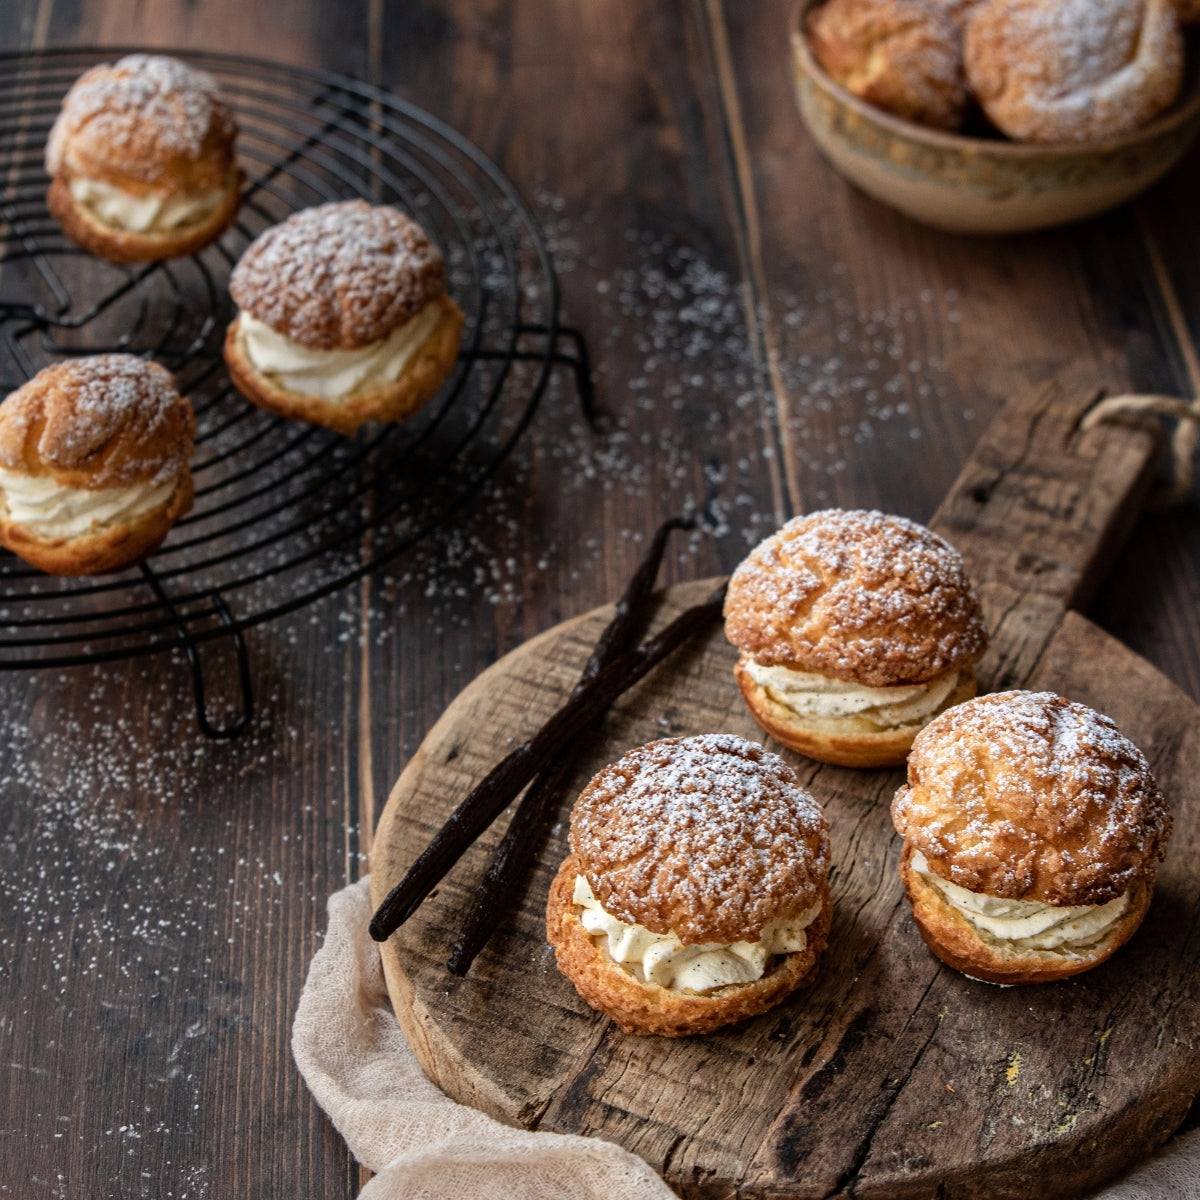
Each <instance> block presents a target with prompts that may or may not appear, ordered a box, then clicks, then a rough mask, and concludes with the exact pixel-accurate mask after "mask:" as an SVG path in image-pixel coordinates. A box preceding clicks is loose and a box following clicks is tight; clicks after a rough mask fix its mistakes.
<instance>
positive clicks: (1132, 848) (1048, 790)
mask: <svg viewBox="0 0 1200 1200" xmlns="http://www.w3.org/2000/svg"><path fill="white" fill-rule="evenodd" d="M892 819H893V821H894V823H895V826H896V829H897V830H898V832H899V833H900V834H901V836H902V837H903V838H904V839H905V840H906V841H907V842H909V843H911V844H912V846H913V847H914V848H915V849H917V850H920V851H921V853H922V854H924V855H925V858H926V859H927V860H928V863H929V866H930V868H931V869H932V870H933V871H934V872H935V873H936V874H938V875H940V876H941V877H942V878H944V879H949V880H950V881H951V882H952V883H956V884H958V885H959V886H960V887H964V888H966V889H967V890H968V891H971V892H980V893H983V894H985V895H988V896H999V897H1002V898H1004V899H1011V900H1040V901H1042V902H1043V903H1046V904H1052V905H1058V906H1063V905H1094V904H1103V903H1105V902H1107V901H1109V900H1112V899H1115V898H1116V897H1117V896H1120V895H1122V894H1123V893H1125V892H1127V891H1128V890H1129V888H1130V887H1131V886H1132V884H1133V883H1134V882H1135V880H1137V879H1139V878H1143V879H1149V880H1152V879H1153V877H1154V874H1155V870H1156V864H1157V862H1158V861H1159V860H1160V859H1161V858H1162V856H1163V850H1164V847H1165V845H1166V841H1167V838H1168V837H1169V836H1170V832H1171V817H1170V814H1169V813H1168V811H1167V807H1166V802H1165V801H1164V799H1163V796H1162V792H1161V791H1160V790H1159V788H1158V784H1157V783H1156V782H1155V781H1154V777H1153V775H1152V774H1151V772H1150V766H1149V764H1148V763H1147V762H1146V758H1145V756H1144V755H1143V754H1142V752H1141V751H1140V750H1139V749H1138V748H1137V747H1136V746H1135V745H1134V744H1133V743H1132V742H1131V741H1129V739H1128V738H1126V737H1125V736H1124V735H1123V734H1122V733H1121V732H1120V731H1119V730H1118V729H1117V727H1116V725H1115V724H1114V723H1113V722H1112V721H1111V720H1110V719H1109V718H1108V717H1106V716H1102V715H1101V714H1100V713H1097V712H1095V711H1093V710H1092V709H1090V708H1088V707H1086V706H1085V705H1082V704H1076V703H1073V702H1071V701H1069V700H1064V699H1063V698H1062V697H1061V696H1056V695H1054V694H1053V693H1052V692H1020V691H1016V692H1000V693H997V694H995V695H991V696H981V697H978V698H977V699H974V700H969V701H967V702H966V703H965V704H960V705H958V706H957V707H956V708H952V709H949V710H948V711H947V712H944V713H942V715H941V716H940V717H937V718H935V719H934V720H933V721H931V722H930V724H929V725H927V726H926V727H925V729H923V730H922V731H921V733H920V734H918V735H917V739H916V741H915V742H914V744H913V749H912V753H911V755H910V756H909V760H908V785H907V786H906V787H902V788H900V789H899V791H897V793H896V797H895V799H894V801H893V802H892Z"/></svg>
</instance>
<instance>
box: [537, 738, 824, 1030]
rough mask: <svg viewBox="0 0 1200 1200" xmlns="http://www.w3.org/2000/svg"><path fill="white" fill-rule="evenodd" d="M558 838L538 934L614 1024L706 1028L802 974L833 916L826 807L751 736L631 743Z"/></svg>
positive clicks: (774, 996)
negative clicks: (562, 846)
mask: <svg viewBox="0 0 1200 1200" xmlns="http://www.w3.org/2000/svg"><path fill="white" fill-rule="evenodd" d="M570 845H571V854H570V855H569V856H568V857H567V859H566V860H565V861H564V862H563V864H562V867H561V868H560V869H559V872H558V874H557V876H556V877H555V879H554V882H553V884H552V885H551V888H550V897H549V901H548V903H547V907H546V933H547V937H548V938H549V941H550V944H551V945H552V946H553V947H554V950H555V954H556V957H557V960H558V967H559V970H560V971H562V973H563V974H564V975H565V976H566V977H567V978H568V979H569V980H570V981H571V982H572V983H573V984H574V985H575V987H576V989H577V990H578V992H579V994H580V995H581V996H582V997H583V998H584V999H585V1000H586V1001H587V1002H588V1003H589V1004H590V1005H591V1006H592V1007H593V1008H596V1009H599V1010H600V1011H601V1012H605V1013H607V1014H608V1015H609V1016H610V1017H612V1019H613V1020H614V1021H616V1022H617V1024H618V1025H620V1026H621V1028H622V1029H624V1030H625V1032H626V1033H637V1034H660V1035H662V1036H664V1037H685V1036H687V1035H690V1034H697V1033H708V1032H710V1031H712V1030H714V1029H717V1028H719V1027H720V1026H722V1025H727V1024H729V1023H730V1022H733V1021H740V1020H742V1019H743V1018H745V1017H750V1016H753V1015H755V1014H757V1013H761V1012H764V1011H765V1010H766V1009H768V1008H770V1007H772V1006H773V1005H775V1004H778V1003H779V1002H780V1001H781V1000H782V999H783V998H784V997H785V996H787V995H788V993H789V992H792V991H794V990H795V989H796V988H797V987H799V986H800V985H801V984H802V983H805V982H806V981H807V980H809V978H810V977H811V976H812V975H813V974H814V973H815V970H816V965H817V960H818V959H819V958H820V955H821V952H822V951H823V950H824V948H825V943H826V939H827V937H828V934H829V926H830V921H831V919H832V906H831V903H830V898H829V879H828V875H829V835H828V830H827V826H826V822H825V817H824V814H823V813H822V812H821V809H820V806H819V805H818V804H817V802H816V801H815V800H814V799H813V798H812V797H811V796H810V795H809V794H808V792H806V791H805V790H804V788H803V787H801V786H800V783H799V781H798V780H797V778H796V775H795V772H793V771H792V769H791V767H789V766H788V765H787V764H786V763H785V762H784V761H783V760H782V759H780V758H778V757H776V756H775V755H774V754H770V753H768V752H767V751H766V750H764V749H763V748H762V747H761V746H758V745H755V744H754V743H753V742H748V741H746V740H744V739H743V738H739V737H735V736H733V735H731V734H707V735H705V736H702V737H690V738H667V739H664V740H662V741H657V742H651V743H650V744H649V745H646V746H642V747H640V748H638V749H636V750H631V751H630V752H629V753H628V754H626V755H625V756H624V757H623V758H621V759H619V760H618V761H617V762H615V763H613V764H612V765H611V766H608V767H605V768H604V769H603V770H602V771H601V772H600V773H599V774H598V775H597V776H596V777H595V778H594V779H593V780H592V781H591V782H590V783H589V784H588V785H587V787H586V788H584V790H583V792H582V793H581V794H580V796H579V799H578V800H577V801H576V802H575V807H574V811H573V812H572V814H571V832H570Z"/></svg>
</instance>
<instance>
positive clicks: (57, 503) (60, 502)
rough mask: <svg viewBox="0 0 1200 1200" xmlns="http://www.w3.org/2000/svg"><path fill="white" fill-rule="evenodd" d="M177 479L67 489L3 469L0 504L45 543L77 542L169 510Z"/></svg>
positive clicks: (48, 480) (46, 479)
mask: <svg viewBox="0 0 1200 1200" xmlns="http://www.w3.org/2000/svg"><path fill="white" fill-rule="evenodd" d="M177 482H178V481H177V480H174V479H170V480H168V481H167V482H166V483H158V482H156V481H154V480H151V481H148V482H146V483H138V484H134V485H132V486H131V487H123V488H97V489H95V490H94V491H92V490H89V489H87V488H73V487H63V485H62V484H60V483H56V482H55V481H54V479H53V478H51V477H50V476H47V475H25V474H23V473H22V472H20V471H6V470H4V469H2V468H0V500H2V502H3V504H4V508H5V511H6V512H7V513H8V518H9V520H10V521H12V522H13V524H15V525H20V526H21V528H22V529H24V530H25V532H26V533H28V534H30V535H31V536H32V537H36V538H39V539H41V540H42V541H47V542H48V541H57V540H59V539H61V538H73V537H79V536H80V535H82V534H87V533H90V532H95V531H98V530H99V529H103V528H106V527H109V526H112V525H119V524H122V523H123V522H126V521H131V520H133V519H134V518H136V517H140V516H141V515H142V514H143V513H146V512H149V511H150V510H151V509H153V508H158V507H159V506H161V505H163V504H165V503H166V502H167V500H168V499H169V498H170V496H171V493H172V492H173V491H174V490H175V486H176V483H177Z"/></svg>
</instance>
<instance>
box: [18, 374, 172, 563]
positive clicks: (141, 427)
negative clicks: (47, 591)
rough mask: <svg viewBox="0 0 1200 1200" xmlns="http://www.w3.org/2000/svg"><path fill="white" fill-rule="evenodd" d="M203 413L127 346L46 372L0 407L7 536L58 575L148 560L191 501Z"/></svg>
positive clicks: (31, 560)
mask: <svg viewBox="0 0 1200 1200" xmlns="http://www.w3.org/2000/svg"><path fill="white" fill-rule="evenodd" d="M194 436H195V418H194V417H193V415H192V407H191V405H190V404H189V403H188V401H187V400H186V399H184V398H183V397H181V396H180V395H179V393H178V392H177V391H176V390H175V382H174V380H173V378H172V377H171V374H170V372H169V371H167V370H166V369H165V368H163V367H160V366H159V365H158V364H157V363H152V362H146V361H145V360H143V359H140V358H137V357H135V356H134V355H131V354H100V355H95V356H93V357H89V358H77V359H71V360H69V361H67V362H61V363H56V364H54V365H53V366H49V367H46V368H45V369H44V370H41V371H39V372H38V373H37V374H36V375H35V376H34V377H33V378H32V379H31V380H30V381H29V382H28V383H26V384H25V385H24V386H23V387H21V388H18V389H17V391H15V392H13V393H12V394H11V395H10V396H8V398H7V399H6V400H5V401H4V403H3V404H0V543H2V544H3V545H4V546H6V547H7V548H8V549H9V550H11V551H12V552H13V553H14V554H16V555H18V556H19V557H21V558H23V559H24V560H25V561H26V562H27V563H30V564H31V565H32V566H35V567H37V568H38V569H39V570H42V571H46V572H48V573H50V574H52V575H98V574H102V573H104V572H108V571H120V570H123V569H124V568H126V567H130V566H133V565H134V564H135V563H138V562H140V561H141V560H142V559H144V558H145V557H146V556H147V555H149V554H151V553H152V552H153V551H154V550H156V549H157V548H158V546H159V545H160V544H161V542H162V540H163V539H164V538H165V537H166V536H167V533H168V531H169V530H170V528H171V526H172V525H174V523H175V522H176V521H177V520H178V519H179V518H180V517H181V516H183V515H184V514H185V513H187V512H188V510H189V509H190V508H191V507H192V494H193V493H192V476H191V472H190V470H189V468H188V460H189V459H190V458H191V455H192V443H193V438H194Z"/></svg>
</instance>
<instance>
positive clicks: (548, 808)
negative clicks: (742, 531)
mask: <svg viewBox="0 0 1200 1200" xmlns="http://www.w3.org/2000/svg"><path fill="white" fill-rule="evenodd" d="M693 528H695V522H694V521H691V520H688V519H685V518H682V517H673V518H671V520H669V521H664V522H663V523H662V524H661V525H660V526H659V527H658V529H657V530H656V531H655V534H654V537H653V539H652V540H651V542H650V548H649V549H648V550H647V551H646V554H645V556H644V557H643V558H642V561H641V562H640V563H639V564H638V568H637V570H636V571H635V572H634V573H633V577H632V578H631V579H630V580H629V583H628V584H627V585H626V587H625V591H624V592H623V593H622V595H621V599H620V600H619V601H618V602H617V610H616V612H615V613H614V614H613V618H612V620H611V621H610V622H609V623H608V624H607V625H606V626H605V627H604V632H603V633H601V634H600V636H599V638H597V640H596V645H595V647H594V649H593V650H592V653H591V655H590V657H589V658H588V661H587V665H586V666H585V667H584V669H583V674H582V675H581V676H580V678H579V682H578V683H577V684H576V685H575V689H574V691H573V692H572V693H571V694H572V695H573V696H574V695H577V694H578V693H579V691H580V689H581V688H582V687H583V686H584V684H586V683H587V681H588V680H589V679H594V678H595V677H596V676H597V675H598V674H599V673H600V671H601V670H602V669H603V668H604V667H606V666H608V664H609V663H610V662H612V660H613V659H615V658H616V657H617V656H618V655H620V654H623V653H624V652H625V651H626V650H628V649H629V647H630V646H632V645H633V644H634V643H635V641H636V638H637V636H638V634H639V632H640V631H641V629H642V628H643V627H644V626H645V624H646V620H647V618H648V617H649V609H650V599H651V596H652V595H653V594H654V582H655V580H656V579H657V578H658V571H659V567H660V566H661V565H662V558H663V553H664V551H665V550H666V548H667V539H668V538H669V537H670V536H671V533H672V532H673V531H674V530H676V529H693ZM600 724H601V722H600V721H599V720H598V721H596V722H595V723H594V724H593V726H592V727H591V728H590V729H588V730H586V731H585V733H584V735H583V736H582V737H581V738H579V739H578V741H577V742H575V744H574V746H573V747H572V746H568V747H566V748H564V749H563V750H562V751H560V753H559V755H558V757H557V758H555V759H554V760H553V761H552V762H551V763H550V764H549V766H547V767H546V769H545V770H544V771H542V772H541V774H540V775H538V777H537V778H536V779H535V780H534V781H533V783H531V784H530V785H529V790H528V791H527V792H526V793H525V795H524V796H523V797H522V798H521V803H520V804H518V805H517V810H516V812H514V813H513V816H512V820H511V821H510V822H509V824H508V829H507V830H505V833H504V837H503V838H502V839H501V842H500V845H499V846H497V847H496V852H495V854H494V855H493V856H492V861H491V864H490V865H489V866H488V869H487V874H486V875H484V877H483V879H482V881H481V882H480V884H479V886H478V887H477V888H476V889H475V895H474V896H473V897H472V900H471V907H470V909H469V911H468V912H467V916H466V920H465V921H464V922H463V927H462V932H461V933H459V935H458V939H457V941H455V943H454V949H453V951H452V952H451V954H450V958H449V959H448V960H447V962H446V966H447V967H448V968H449V969H450V971H451V972H452V973H453V974H455V975H465V974H466V973H467V972H468V971H469V970H470V969H471V964H472V963H473V962H474V961H475V958H476V956H477V955H478V954H479V952H480V951H481V950H482V949H483V948H484V946H486V945H487V943H488V939H489V938H491V936H492V934H493V933H494V932H495V931H496V928H497V926H498V925H499V924H500V922H501V921H502V920H503V919H504V917H505V916H506V915H507V913H508V911H509V909H510V908H511V906H512V901H513V898H514V896H515V894H516V892H517V889H518V888H519V887H520V885H521V883H522V882H523V881H524V879H525V876H526V875H527V874H528V872H529V868H530V866H531V865H532V863H533V860H534V858H535V857H536V856H537V851H538V848H539V846H540V845H541V842H542V838H543V836H544V834H545V828H546V824H547V822H548V820H549V818H550V816H551V815H552V814H553V813H554V811H555V807H556V804H557V801H558V797H559V793H560V792H561V791H562V788H563V785H564V784H565V783H566V781H567V779H568V777H569V776H570V774H571V771H572V770H573V769H574V767H575V764H576V762H577V761H578V760H579V755H580V753H581V752H582V750H583V748H584V747H585V746H586V745H588V744H590V743H591V742H592V741H593V740H594V739H595V737H596V736H597V735H598V733H599V729H600Z"/></svg>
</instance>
